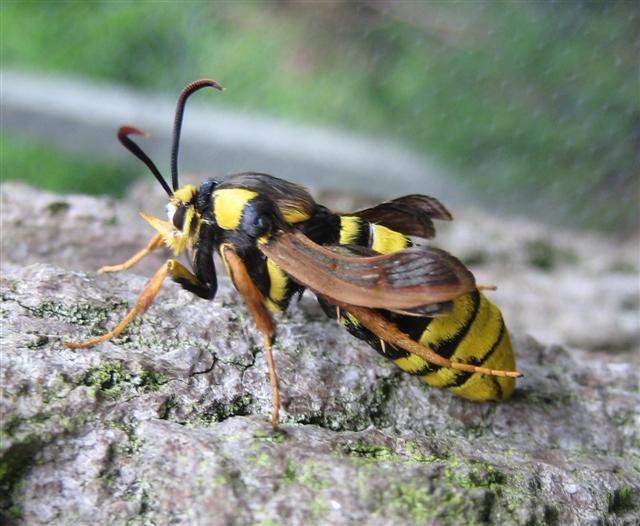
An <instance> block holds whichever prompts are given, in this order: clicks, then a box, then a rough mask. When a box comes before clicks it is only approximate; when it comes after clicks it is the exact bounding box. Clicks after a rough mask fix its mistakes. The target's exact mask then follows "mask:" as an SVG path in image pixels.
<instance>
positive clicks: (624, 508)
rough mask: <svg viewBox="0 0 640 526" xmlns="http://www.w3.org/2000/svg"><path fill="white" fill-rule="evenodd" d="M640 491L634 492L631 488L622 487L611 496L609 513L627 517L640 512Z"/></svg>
mask: <svg viewBox="0 0 640 526" xmlns="http://www.w3.org/2000/svg"><path fill="white" fill-rule="evenodd" d="M638 502H640V491H637V490H636V491H634V490H633V489H632V488H630V487H629V486H622V487H620V488H618V489H616V490H614V492H613V493H612V494H611V496H610V499H609V512H610V513H613V514H615V515H625V514H627V513H629V512H632V511H635V510H638V507H639V506H638Z"/></svg>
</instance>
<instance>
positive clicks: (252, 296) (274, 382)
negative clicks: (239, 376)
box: [222, 246, 280, 429]
mask: <svg viewBox="0 0 640 526" xmlns="http://www.w3.org/2000/svg"><path fill="white" fill-rule="evenodd" d="M222 255H223V258H224V260H225V262H226V264H227V268H228V269H229V273H230V275H231V279H232V280H233V284H234V285H235V287H236V289H238V292H239V293H240V295H241V296H242V299H243V300H244V302H245V303H246V305H247V307H248V309H249V312H250V313H251V316H252V317H253V321H254V323H255V324H256V327H257V329H258V330H259V331H260V332H261V333H262V341H263V344H264V353H265V357H266V359H267V369H268V370H269V380H270V382H271V392H272V395H273V410H272V412H271V425H272V427H273V428H274V429H276V428H277V427H278V418H279V416H278V415H279V413H280V390H279V388H278V375H277V374H276V367H275V364H274V361H273V354H272V352H271V343H272V341H273V335H274V334H275V325H274V323H273V319H272V318H271V314H269V311H268V310H267V308H266V307H265V306H264V303H263V299H262V294H261V293H260V291H259V290H258V288H257V287H256V286H255V284H254V283H253V281H252V280H251V276H249V272H248V271H247V267H246V266H245V264H244V263H243V262H242V260H241V259H240V257H239V256H238V255H237V254H236V253H235V251H234V250H233V248H231V247H230V246H225V247H224V249H223V252H222Z"/></svg>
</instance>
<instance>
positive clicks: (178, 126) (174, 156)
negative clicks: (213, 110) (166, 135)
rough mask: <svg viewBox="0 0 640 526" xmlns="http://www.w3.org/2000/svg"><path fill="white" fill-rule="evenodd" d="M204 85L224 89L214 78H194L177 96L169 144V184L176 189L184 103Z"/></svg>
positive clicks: (219, 89)
mask: <svg viewBox="0 0 640 526" xmlns="http://www.w3.org/2000/svg"><path fill="white" fill-rule="evenodd" d="M206 86H210V87H212V88H215V89H217V90H218V91H223V90H224V88H223V87H222V86H221V85H220V84H218V83H217V82H216V81H215V80H211V79H201V80H196V81H195V82H192V83H191V84H187V86H185V88H184V89H183V90H182V92H181V93H180V97H178V102H177V104H176V116H175V119H174V121H173V143H172V145H171V184H172V185H173V189H174V190H177V189H178V149H179V148H180V131H181V130H182V117H183V115H184V105H185V104H186V102H187V99H188V98H189V95H191V94H192V93H194V92H196V91H198V90H199V89H201V88H204V87H206Z"/></svg>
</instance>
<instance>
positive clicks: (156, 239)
mask: <svg viewBox="0 0 640 526" xmlns="http://www.w3.org/2000/svg"><path fill="white" fill-rule="evenodd" d="M163 244H164V241H163V239H162V236H161V235H160V234H156V235H155V236H153V237H152V238H151V241H149V243H147V246H146V247H144V248H143V249H142V250H141V251H140V252H138V253H137V254H135V255H134V256H133V257H131V258H129V259H128V260H127V261H125V262H124V263H120V264H119V265H105V266H104V267H100V268H99V269H98V272H120V271H121V270H127V269H128V268H131V267H133V266H134V265H135V264H136V263H137V262H138V261H140V260H141V259H142V258H143V257H145V256H146V255H148V254H150V253H151V252H153V251H154V250H157V249H158V248H160V247H162V245H163Z"/></svg>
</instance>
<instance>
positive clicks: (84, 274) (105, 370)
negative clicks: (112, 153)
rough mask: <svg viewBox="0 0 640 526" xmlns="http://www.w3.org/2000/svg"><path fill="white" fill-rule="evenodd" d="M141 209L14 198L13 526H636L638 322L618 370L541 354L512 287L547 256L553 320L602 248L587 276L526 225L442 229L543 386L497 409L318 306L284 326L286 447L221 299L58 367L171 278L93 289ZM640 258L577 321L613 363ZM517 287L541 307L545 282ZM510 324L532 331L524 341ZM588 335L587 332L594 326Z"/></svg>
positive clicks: (8, 416)
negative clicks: (374, 345)
mask: <svg viewBox="0 0 640 526" xmlns="http://www.w3.org/2000/svg"><path fill="white" fill-rule="evenodd" d="M144 195H145V194H144V192H141V191H140V190H138V191H134V192H133V197H132V198H131V200H130V201H129V202H124V203H118V202H112V201H109V200H107V199H102V198H90V197H83V196H56V195H53V194H47V193H44V192H38V191H35V190H33V189H28V188H26V187H23V186H19V185H4V186H3V189H2V243H3V246H2V251H3V252H2V277H1V282H0V287H1V294H2V296H1V297H2V303H1V304H0V306H1V308H2V334H1V342H0V344H1V349H2V397H1V400H0V416H1V417H2V437H1V438H2V443H1V445H0V455H1V458H0V508H1V510H2V516H3V518H4V520H5V522H8V523H16V524H45V523H47V524H72V523H73V524H114V523H115V524H125V523H127V524H168V523H176V524H214V525H217V524H220V525H226V524H242V525H244V524H261V525H271V524H274V525H275V524H305V525H307V524H337V525H340V524H353V523H361V524H371V525H387V524H391V525H393V524H398V525H401V524H474V523H489V524H629V525H630V524H639V523H640V505H639V504H638V503H639V502H640V374H639V372H638V356H637V350H638V349H637V332H635V331H637V327H636V326H635V325H634V323H635V321H634V316H632V315H629V316H628V317H627V318H628V319H627V318H625V320H626V321H625V322H624V323H626V325H624V327H626V329H625V330H626V331H627V332H626V333H625V334H626V338H627V342H626V344H625V345H622V344H620V345H619V348H620V349H621V350H622V351H626V352H622V353H619V354H617V355H612V354H609V353H604V352H602V351H600V352H593V351H592V352H586V351H575V350H569V349H567V348H565V347H561V346H558V345H542V344H539V343H537V342H536V341H535V340H533V339H532V338H530V337H525V336H521V334H523V333H524V331H522V330H521V327H522V326H525V324H526V320H527V319H528V316H529V314H527V312H526V307H527V306H528V305H530V304H528V303H527V302H529V301H531V298H530V296H531V294H528V293H526V292H523V287H524V286H522V285H521V286H520V287H516V284H515V281H511V282H510V280H509V276H507V275H506V272H502V271H501V270H500V269H505V268H506V267H507V266H508V265H513V266H515V265H517V264H518V262H519V261H523V260H527V258H528V256H527V254H526V253H520V252H518V251H516V250H512V251H509V247H508V244H509V243H510V242H514V240H515V239H518V240H519V239H523V238H524V239H525V240H530V239H540V240H541V241H540V243H542V245H541V246H542V248H540V247H538V249H536V250H539V251H540V252H541V253H542V254H543V255H542V256H540V259H539V262H540V261H541V262H542V263H540V265H541V266H540V267H535V265H534V270H533V275H534V276H538V274H540V275H541V276H542V277H543V278H544V279H543V280H542V281H544V280H548V281H549V288H548V289H544V293H545V294H546V295H547V296H550V298H549V297H547V298H546V301H547V302H548V304H549V305H551V304H553V299H554V297H555V295H557V293H556V294H555V295H554V294H552V292H553V291H554V290H555V291H558V290H570V289H571V287H577V288H576V290H579V289H580V290H581V289H582V288H585V287H586V286H587V279H586V277H584V276H588V275H589V274H588V273H589V272H592V273H593V274H594V275H596V274H597V273H598V272H601V271H600V270H599V269H601V268H609V267H610V266H611V265H613V263H612V262H611V261H614V260H607V261H599V259H600V260H602V259H603V257H604V256H602V254H604V253H605V252H606V249H607V245H606V242H605V241H602V240H597V241H595V243H596V246H598V247H602V250H601V251H596V252H597V254H598V256H596V257H594V258H591V259H588V260H587V261H585V262H584V263H582V262H576V261H573V266H574V267H576V268H577V269H578V270H576V271H574V272H570V271H569V265H570V262H568V261H564V260H562V258H563V257H564V256H563V255H562V254H564V252H561V253H560V254H561V255H560V256H558V254H557V251H556V252H554V251H553V250H552V251H551V252H549V250H548V246H558V241H557V238H551V241H550V240H549V239H550V238H549V237H542V233H541V232H538V231H537V230H535V229H534V227H527V226H526V225H525V224H524V223H517V225H518V229H517V230H516V231H515V232H514V231H511V230H510V231H509V233H504V234H502V237H501V238H500V236H497V235H495V232H491V229H492V228H496V229H497V228H498V225H499V223H498V222H497V220H491V219H484V220H477V221H476V220H473V221H472V222H469V220H468V218H465V217H462V221H459V222H460V223H461V225H460V226H458V225H455V223H454V224H453V225H451V226H450V227H447V228H446V229H444V230H443V231H444V232H445V236H444V238H443V241H444V242H442V243H441V246H445V247H447V248H449V249H451V250H452V251H454V252H456V253H457V254H460V253H461V252H460V250H458V251H456V245H459V247H458V248H460V249H461V250H462V249H463V247H466V248H464V250H466V252H464V250H463V252H464V253H463V254H462V255H463V257H467V258H471V256H474V257H476V259H477V260H479V261H477V262H476V263H477V264H478V266H479V268H480V272H477V274H478V275H479V276H480V278H479V280H480V281H484V280H485V279H486V280H487V281H494V280H495V281H499V284H500V291H499V294H501V296H496V302H497V303H498V304H499V305H501V306H504V308H503V311H504V312H505V317H506V319H507V320H508V322H509V324H510V326H511V327H512V332H513V333H514V344H515V349H516V354H517V359H518V366H519V369H520V370H522V371H524V372H525V375H526V376H525V378H523V379H522V380H520V381H519V383H518V389H517V391H516V393H515V394H514V396H513V397H512V399H510V400H509V401H507V402H505V403H501V404H474V403H470V402H466V401H464V400H462V399H459V398H456V397H454V396H453V395H451V394H449V393H447V392H443V391H439V390H435V389H429V388H428V387H427V386H425V385H424V384H422V383H421V382H420V381H419V380H417V379H415V378H412V377H410V376H408V375H406V374H403V373H402V372H400V371H399V370H397V369H395V368H394V366H393V365H392V364H389V363H387V362H385V361H384V360H383V359H381V358H379V357H378V356H376V355H375V353H374V352H373V351H372V350H370V348H368V347H367V346H366V345H364V344H362V343H360V342H358V341H357V340H355V339H353V338H352V337H350V336H349V335H348V334H347V333H346V332H344V331H342V330H341V329H340V328H339V327H337V326H336V325H335V324H333V323H332V322H330V321H328V320H327V319H325V317H324V315H323V314H322V312H321V311H320V309H319V308H318V307H317V305H316V304H315V303H314V301H313V299H312V298H311V297H309V298H307V297H304V298H303V299H302V301H301V302H300V303H299V304H297V305H293V306H292V308H291V309H290V311H289V312H288V313H287V314H285V315H283V316H281V317H279V318H278V320H277V321H278V342H277V344H276V346H275V350H274V352H275V360H276V363H277V368H278V372H279V376H280V382H281V394H282V397H283V400H282V405H283V410H282V415H281V418H282V426H281V430H280V431H278V432H273V431H272V430H271V427H270V425H269V421H268V420H269V418H268V415H269V413H270V408H271V393H270V388H269V383H268V375H267V370H266V365H265V360H264V358H263V356H262V351H261V347H260V338H259V335H257V334H256V332H255V331H254V329H253V327H252V323H251V320H250V319H249V316H248V313H247V310H246V309H245V307H244V306H243V305H242V304H241V302H240V300H239V298H238V296H237V294H236V293H235V292H234V291H233V290H232V288H231V287H230V285H229V282H228V281H227V280H226V279H221V284H220V289H219V292H218V295H217V297H216V299H215V300H214V301H213V302H205V301H203V300H200V299H197V298H195V297H193V296H191V295H190V294H188V293H187V292H185V291H182V290H180V289H179V288H178V287H177V286H176V285H174V284H170V283H168V284H166V285H165V287H164V289H163V291H162V292H161V293H160V295H159V296H158V298H157V300H156V302H155V303H154V304H153V306H152V307H151V309H150V310H149V312H148V313H147V315H145V317H144V319H143V320H138V321H136V322H135V323H134V324H132V326H131V327H130V329H128V330H127V331H126V332H125V333H124V334H123V335H122V336H121V337H119V338H117V339H115V340H113V341H112V342H109V343H105V344H102V345H100V346H97V347H96V348H93V349H88V350H76V351H71V350H68V349H66V348H64V347H63V345H62V342H63V341H65V340H68V339H79V338H84V337H86V336H88V335H92V334H97V333H100V332H102V331H104V330H105V328H107V327H111V326H113V324H114V323H115V322H117V321H118V320H119V319H120V318H121V317H122V316H123V314H124V313H125V312H126V309H127V305H130V304H131V303H132V302H133V301H134V299H135V297H136V296H137V293H138V292H139V291H140V289H141V288H142V286H143V285H144V283H145V277H144V276H148V275H150V273H151V272H153V270H154V269H155V268H157V267H158V266H159V265H160V264H161V261H162V259H161V255H159V256H157V257H156V256H152V257H149V258H148V260H145V261H143V263H142V264H141V265H140V266H139V267H136V268H135V269H133V270H132V271H129V272H127V273H123V274H116V275H99V274H96V273H95V271H94V269H95V268H97V267H99V266H100V265H102V264H105V263H112V262H118V261H122V260H124V259H126V258H127V257H129V256H130V255H131V254H132V253H133V252H135V251H136V250H137V249H139V248H140V247H141V246H142V245H143V244H144V243H145V241H146V240H147V238H148V237H149V231H148V229H147V227H146V226H145V224H144V222H143V221H142V220H139V219H137V218H136V210H137V209H139V203H136V199H137V198H136V196H144ZM155 199H156V198H155V197H153V198H150V199H144V201H145V207H144V209H145V210H147V211H151V212H155V213H158V212H157V211H158V210H159V209H160V208H159V206H160V205H159V204H158V205H156V202H155ZM139 200H140V201H142V200H143V199H139ZM470 217H473V216H470ZM502 226H503V227H504V225H502ZM527 228H530V230H527ZM531 229H533V230H531ZM441 230H442V229H441ZM531 232H534V233H533V234H532V233H531ZM491 233H493V234H494V235H495V237H496V238H499V239H497V240H496V241H495V245H496V246H495V247H494V248H495V249H496V251H497V252H498V253H499V254H500V257H499V260H498V262H495V261H493V260H492V259H491V258H492V256H491V255H490V254H491V251H489V249H487V244H486V241H485V242H484V243H483V242H482V239H485V240H486V239H495V238H491V237H483V236H484V235H485V234H487V235H491ZM447 236H448V237H447ZM536 236H539V237H536ZM571 241H572V240H571V239H569V238H568V237H567V238H566V242H565V241H562V245H561V246H562V247H565V248H566V247H568V249H567V250H571V251H573V252H574V256H575V254H577V255H578V257H581V256H582V255H583V253H582V250H587V249H586V248H584V249H583V248H582V245H580V242H571ZM573 241H575V240H573ZM518 242H521V241H518ZM543 242H544V243H546V244H547V245H548V246H543V245H544V243H543ZM593 243H594V242H592V241H589V243H586V242H585V243H584V246H585V247H588V246H594V245H593ZM598 243H600V245H598ZM576 247H577V248H576ZM474 251H475V252H474ZM479 251H481V252H479ZM507 253H508V254H509V257H510V258H511V259H508V258H507ZM630 253H631V252H630V249H622V250H619V251H614V252H613V253H612V252H611V251H609V254H610V255H612V257H614V259H615V258H618V259H619V261H620V265H618V266H617V267H615V268H610V272H609V273H608V274H607V275H606V276H602V280H603V281H604V282H605V284H607V285H601V284H599V283H594V282H589V283H588V285H589V286H593V287H595V288H596V290H599V289H598V287H606V288H607V290H608V295H605V296H606V297H605V298H604V299H602V301H603V302H604V305H605V306H604V307H603V306H602V305H603V304H602V303H600V304H599V305H594V304H590V303H589V302H590V301H591V296H590V295H591V294H592V292H591V291H590V290H588V291H587V290H584V291H583V292H582V294H583V295H584V296H585V300H584V305H583V306H581V307H580V308H581V309H582V308H583V307H584V309H585V311H586V310H593V311H595V312H596V314H598V315H599V316H600V318H605V320H604V321H606V320H609V322H610V323H608V324H605V323H604V321H603V322H602V323H603V326H604V327H605V328H606V329H607V330H609V331H610V332H609V333H601V334H599V335H598V336H599V337H603V338H605V342H609V343H611V342H614V346H615V345H617V344H616V343H615V341H614V340H613V336H615V334H616V331H617V330H618V329H617V326H616V325H615V324H613V326H612V323H613V322H611V319H612V318H613V317H615V315H616V314H619V311H618V310H616V309H614V310H613V312H608V311H607V308H608V307H606V305H608V304H607V303H606V302H610V303H611V305H617V306H618V307H617V308H621V307H620V303H621V302H622V303H624V301H627V302H628V303H630V304H631V306H629V305H626V304H625V305H626V307H625V309H626V310H624V309H623V311H624V313H626V314H629V313H631V314H633V309H634V307H633V302H634V301H636V302H637V289H636V290H635V292H634V287H633V286H632V285H630V284H631V283H633V282H634V281H633V278H634V274H633V273H634V272H635V273H636V274H635V277H636V279H637V268H635V269H633V268H632V269H629V265H633V264H635V262H634V260H633V257H632V256H630V255H629V254H630ZM549 254H551V256H550V255H549ZM574 256H571V257H572V258H573V257H574ZM483 258H484V259H483ZM554 258H555V259H556V260H558V258H560V261H556V262H555V263H553V265H555V268H552V269H549V268H547V269H544V268H542V267H547V266H548V264H549V263H548V261H549V260H550V259H551V260H553V259H554ZM618 259H615V261H617V260H618ZM507 261H510V263H507ZM529 263H530V262H529ZM529 267H531V265H529ZM516 268H517V267H516ZM535 268H537V270H535ZM616 269H617V270H616ZM529 270H531V268H529ZM521 272H522V275H525V274H526V272H527V271H526V269H521ZM563 274H564V275H566V276H570V278H571V279H574V280H578V282H580V280H582V279H584V281H583V282H580V283H581V284H580V285H579V286H578V285H576V284H575V283H574V285H566V284H564V282H563V281H562V280H558V281H555V282H554V279H553V278H552V277H551V276H554V277H555V278H558V276H561V275H563ZM576 276H577V277H576ZM522 279H524V280H525V282H526V280H531V281H529V282H528V283H529V284H531V283H533V284H534V285H535V286H534V287H533V288H536V289H537V288H538V285H539V283H540V282H542V281H539V282H536V281H535V279H537V278H536V277H534V278H530V277H526V278H525V277H523V278H522ZM625 279H629V281H625ZM607 280H610V281H607ZM505 282H506V283H507V284H506V285H505ZM614 282H615V283H617V285H615V286H614V285H612V283H614ZM625 284H626V286H623V285H625ZM612 287H613V289H614V290H618V289H617V288H616V287H620V294H621V295H616V294H615V293H614V292H612V291H611V290H612ZM526 288H527V287H524V289H525V290H526ZM505 289H506V290H505ZM622 289H625V290H622ZM634 294H636V295H635V296H634ZM523 297H524V299H523ZM540 301H541V300H540ZM558 301H559V303H561V304H562V302H563V301H566V298H563V299H560V300H558ZM523 303H524V306H523V305H522V304H523ZM513 305H520V308H521V309H523V310H524V312H522V313H521V315H520V318H518V319H519V321H517V322H516V323H515V326H514V324H512V323H511V318H512V317H514V316H513V314H512V312H510V309H512V306H513ZM540 306H542V303H540ZM565 307H566V308H568V309H569V310H571V308H570V306H567V305H566V304H565ZM566 308H565V309H560V308H558V312H564V311H565V310H566ZM612 308H613V307H612ZM635 309H636V311H637V304H636V307H635ZM571 312H572V314H571V316H573V318H571V316H568V317H567V318H566V319H565V320H564V321H563V323H564V324H565V325H564V326H566V327H570V328H569V329H567V330H566V331H565V332H563V330H562V328H561V327H562V326H561V325H553V324H551V326H553V327H556V328H554V329H553V331H556V332H553V331H552V334H555V335H557V336H558V337H559V338H564V341H565V342H566V341H569V342H570V343H574V344H575V343H576V342H574V341H571V339H570V338H568V337H567V335H571V334H580V331H579V330H578V329H577V328H576V327H573V326H572V325H571V324H570V321H571V320H572V319H575V318H576V317H579V315H578V314H575V311H571ZM548 314H549V313H548V312H547V315H548ZM554 314H555V311H554ZM636 314H637V312H636ZM537 315H538V314H535V313H534V314H533V315H532V319H534V320H536V319H538V318H536V316H537ZM543 315H544V312H543V313H542V314H540V315H539V316H540V318H539V319H543ZM636 318H637V316H636ZM594 319H595V317H594ZM567 320H569V321H567ZM636 321H637V320H636ZM580 323H581V324H582V326H583V327H582V328H583V330H584V323H585V320H584V319H583V320H582V321H580ZM534 326H535V323H534ZM514 329H515V330H514ZM572 331H573V332H572ZM618 332H619V331H618ZM534 333H535V331H534ZM548 336H549V333H548V332H547V337H548ZM543 339H544V338H543ZM605 347H606V346H605ZM592 348H596V349H597V348H598V345H595V344H594V345H593V346H592ZM607 349H608V347H607Z"/></svg>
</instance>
